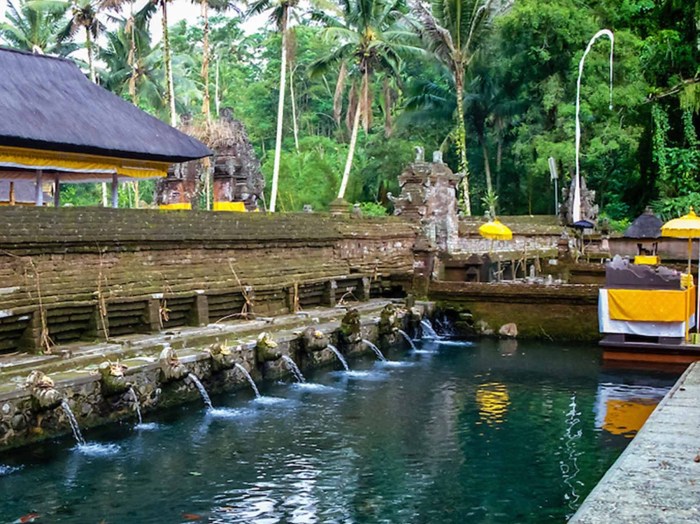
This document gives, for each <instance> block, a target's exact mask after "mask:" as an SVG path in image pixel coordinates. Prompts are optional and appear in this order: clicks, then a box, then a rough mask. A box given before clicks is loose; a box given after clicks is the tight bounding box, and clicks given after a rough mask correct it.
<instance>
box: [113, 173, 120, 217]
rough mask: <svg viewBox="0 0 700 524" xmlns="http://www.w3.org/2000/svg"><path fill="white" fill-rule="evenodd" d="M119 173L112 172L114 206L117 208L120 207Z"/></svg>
mask: <svg viewBox="0 0 700 524" xmlns="http://www.w3.org/2000/svg"><path fill="white" fill-rule="evenodd" d="M118 189H119V175H117V174H116V173H113V174H112V207H113V208H115V209H116V208H117V207H119V193H118V191H117V190H118Z"/></svg>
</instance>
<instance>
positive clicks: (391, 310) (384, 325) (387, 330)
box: [378, 304, 403, 336]
mask: <svg viewBox="0 0 700 524" xmlns="http://www.w3.org/2000/svg"><path fill="white" fill-rule="evenodd" d="M401 318H402V315H401V310H400V309H399V308H397V307H396V306H395V305H394V304H387V305H386V306H384V308H383V309H382V311H381V313H380V314H379V326H378V328H379V335H380V336H388V335H393V334H395V333H396V332H397V331H398V330H399V329H401V328H402V327H403V326H402V324H401Z"/></svg>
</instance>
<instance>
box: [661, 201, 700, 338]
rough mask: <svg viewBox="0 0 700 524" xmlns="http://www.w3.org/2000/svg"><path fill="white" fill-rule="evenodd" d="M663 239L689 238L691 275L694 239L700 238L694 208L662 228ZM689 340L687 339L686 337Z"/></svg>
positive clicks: (698, 328) (698, 319) (699, 327)
mask: <svg viewBox="0 0 700 524" xmlns="http://www.w3.org/2000/svg"><path fill="white" fill-rule="evenodd" d="M661 236H662V237H673V238H687V239H688V274H690V259H691V256H692V249H693V243H692V242H693V239H694V238H700V217H698V216H697V215H696V214H695V211H693V208H692V207H691V208H690V211H689V212H688V214H687V215H683V216H682V217H680V218H674V219H673V220H669V221H668V222H666V223H665V224H664V225H663V226H662V227H661ZM698 281H699V282H700V261H698ZM698 309H700V294H698V304H697V305H696V308H695V321H696V331H699V332H700V315H698ZM686 338H687V337H686Z"/></svg>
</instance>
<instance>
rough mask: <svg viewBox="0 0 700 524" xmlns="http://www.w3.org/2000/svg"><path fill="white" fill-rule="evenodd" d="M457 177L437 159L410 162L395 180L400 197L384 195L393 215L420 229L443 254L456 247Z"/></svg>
mask: <svg viewBox="0 0 700 524" xmlns="http://www.w3.org/2000/svg"><path fill="white" fill-rule="evenodd" d="M458 181H459V177H458V176H456V175H455V174H454V173H452V171H451V170H450V168H449V167H447V165H445V164H443V163H442V161H441V159H440V158H434V159H433V162H432V163H427V162H414V163H412V164H410V165H409V166H408V167H406V169H404V171H403V173H401V176H399V186H400V187H401V195H400V196H399V197H394V196H393V195H387V197H388V198H389V200H391V201H392V202H393V204H394V214H395V215H401V216H402V217H404V218H406V219H409V220H412V221H414V222H416V223H419V224H420V225H421V228H422V229H423V234H424V235H425V236H426V237H427V238H429V239H430V240H432V241H434V242H435V244H436V245H437V247H438V248H439V249H440V250H441V251H443V252H449V251H451V250H452V249H453V247H454V246H456V244H457V235H458V222H457V197H456V187H457V183H458Z"/></svg>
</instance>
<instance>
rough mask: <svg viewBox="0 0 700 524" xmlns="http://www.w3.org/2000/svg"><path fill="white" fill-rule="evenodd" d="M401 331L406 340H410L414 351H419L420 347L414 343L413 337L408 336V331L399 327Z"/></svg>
mask: <svg viewBox="0 0 700 524" xmlns="http://www.w3.org/2000/svg"><path fill="white" fill-rule="evenodd" d="M399 333H401V336H402V337H403V338H405V339H406V342H408V343H409V344H410V346H411V349H412V350H413V351H418V348H417V347H416V345H415V344H414V343H413V340H411V337H409V336H408V333H406V332H405V331H404V330H403V329H399Z"/></svg>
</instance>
